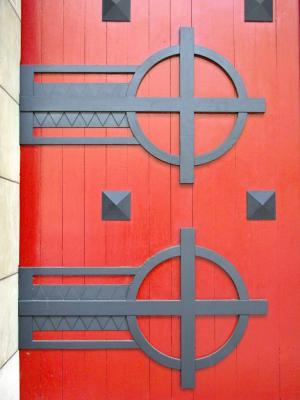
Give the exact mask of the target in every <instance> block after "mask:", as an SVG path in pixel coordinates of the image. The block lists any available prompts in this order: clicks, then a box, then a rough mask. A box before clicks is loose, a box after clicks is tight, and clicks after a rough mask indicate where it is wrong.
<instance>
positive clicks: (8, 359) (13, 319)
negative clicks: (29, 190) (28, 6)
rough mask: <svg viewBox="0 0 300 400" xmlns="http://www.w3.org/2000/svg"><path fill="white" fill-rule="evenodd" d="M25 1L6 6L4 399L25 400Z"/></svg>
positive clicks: (1, 282) (0, 367)
mask: <svg viewBox="0 0 300 400" xmlns="http://www.w3.org/2000/svg"><path fill="white" fill-rule="evenodd" d="M20 18H21V0H0V399H1V400H2V399H3V400H17V399H19V355H18V305H17V300H18V264H19V181H20V179H19V169H20V161H19V104H18V103H19V64H20Z"/></svg>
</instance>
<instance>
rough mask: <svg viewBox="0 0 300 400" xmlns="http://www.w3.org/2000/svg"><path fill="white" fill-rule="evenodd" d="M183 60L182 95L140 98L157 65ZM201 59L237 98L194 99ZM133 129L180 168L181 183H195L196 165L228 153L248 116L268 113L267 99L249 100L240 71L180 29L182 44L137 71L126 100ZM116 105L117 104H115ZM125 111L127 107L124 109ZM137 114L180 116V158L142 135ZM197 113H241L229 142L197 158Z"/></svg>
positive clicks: (152, 150) (147, 146)
mask: <svg viewBox="0 0 300 400" xmlns="http://www.w3.org/2000/svg"><path fill="white" fill-rule="evenodd" d="M176 55H179V58H180V96H179V97H177V98H163V97H149V98H147V97H136V93H137V90H138V87H139V85H140V83H141V81H142V79H143V77H144V76H145V74H146V73H147V72H148V71H149V70H150V69H151V68H153V66H155V65H156V64H157V63H159V62H161V61H162V60H164V59H167V58H169V57H172V56H176ZM195 56H199V57H202V58H205V59H207V60H209V61H212V62H214V63H215V64H216V65H217V66H219V67H220V68H222V69H223V70H224V71H225V73H226V74H227V75H228V76H229V78H230V79H231V80H232V82H233V84H234V87H235V89H236V92H237V97H236V98H199V97H194V57H195ZM124 100H125V103H126V106H125V109H126V111H127V117H128V122H129V126H130V128H131V130H132V132H133V135H134V136H135V138H136V139H137V141H138V142H139V143H140V144H141V145H142V146H143V147H144V148H145V149H146V150H147V151H149V152H150V153H151V154H152V155H153V156H155V157H157V158H159V159H160V160H162V161H165V162H168V163H170V164H175V165H179V166H180V182H181V183H193V182H194V166H195V165H200V164H205V163H207V162H210V161H212V160H215V159H217V158H219V157H220V156H222V155H223V154H224V153H226V152H227V151H228V150H229V149H230V148H231V147H232V146H233V145H234V144H235V142H236V141H237V139H238V138H239V136H240V135H241V133H242V130H243V128H244V126H245V123H246V118H247V114H248V113H263V112H265V108H266V106H265V100H264V99H263V98H257V99H256V98H249V97H248V95H247V91H246V89H245V86H244V83H243V81H242V79H241V77H240V75H239V73H238V72H237V70H236V69H235V68H234V67H233V65H232V64H230V63H229V62H228V61H227V60H226V59H225V58H224V57H222V56H221V55H219V54H218V53H216V52H214V51H213V50H210V49H207V48H204V47H197V46H195V45H194V30H193V28H181V29H180V45H179V46H173V47H170V48H168V49H164V50H161V51H160V52H158V53H156V54H154V55H153V56H151V57H150V58H149V59H148V60H146V61H145V62H144V63H143V64H142V65H141V66H140V67H139V68H138V69H137V71H136V72H135V74H134V76H133V78H132V80H131V81H130V83H129V86H128V91H127V98H126V99H124ZM112 106H113V104H112ZM123 109H124V107H123ZM135 112H176V113H179V114H180V155H179V156H176V155H171V154H169V153H166V152H164V151H162V150H160V149H158V148H157V147H156V146H154V145H153V143H151V141H150V140H149V139H148V138H147V137H146V136H145V134H144V133H143V132H142V130H141V128H140V126H139V123H138V122H137V119H136V115H135ZM195 113H237V114H238V117H237V120H236V123H235V126H234V128H233V130H232V131H231V133H230V135H229V136H228V137H227V139H226V140H225V141H224V142H223V143H222V144H221V145H220V146H219V147H218V148H216V149H215V150H213V151H210V152H208V153H205V154H203V155H200V156H196V157H195V151H194V135H195V132H194V128H195V127H194V115H195Z"/></svg>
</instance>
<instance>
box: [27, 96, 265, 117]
mask: <svg viewBox="0 0 300 400" xmlns="http://www.w3.org/2000/svg"><path fill="white" fill-rule="evenodd" d="M51 100H52V102H51V104H49V99H47V98H45V97H36V96H31V97H29V96H23V97H21V99H20V101H21V103H20V108H21V111H23V112H41V111H42V112H65V111H66V104H67V111H68V112H71V111H72V112H74V111H77V112H83V111H85V112H130V111H131V112H149V113H161V112H171V113H173V112H175V113H180V112H182V111H185V110H186V109H188V110H189V111H192V112H193V113H239V112H253V113H258V112H264V111H265V100H264V99H250V98H247V99H238V98H236V99H229V98H197V97H193V98H191V99H188V100H185V99H184V98H182V97H177V98H168V97H126V98H124V99H122V98H120V99H118V98H116V99H115V98H114V99H113V103H112V104H111V103H110V100H111V99H108V98H107V97H100V96H98V97H86V98H85V101H84V104H83V103H82V100H81V99H80V98H76V97H67V98H62V97H61V96H60V97H55V96H53V97H52V99H51Z"/></svg>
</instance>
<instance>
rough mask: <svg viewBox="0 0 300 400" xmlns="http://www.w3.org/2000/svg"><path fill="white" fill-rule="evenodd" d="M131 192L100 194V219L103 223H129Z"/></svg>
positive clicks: (106, 192)
mask: <svg viewBox="0 0 300 400" xmlns="http://www.w3.org/2000/svg"><path fill="white" fill-rule="evenodd" d="M130 209H131V192H127V191H105V192H102V219H103V220H104V221H129V220H130V217H131V210H130Z"/></svg>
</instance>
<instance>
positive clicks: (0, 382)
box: [0, 352, 20, 400]
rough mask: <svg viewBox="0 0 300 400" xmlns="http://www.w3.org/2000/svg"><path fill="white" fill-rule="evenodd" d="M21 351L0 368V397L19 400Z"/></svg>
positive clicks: (5, 399)
mask: <svg viewBox="0 0 300 400" xmlns="http://www.w3.org/2000/svg"><path fill="white" fill-rule="evenodd" d="M19 375H20V374H19V352H17V353H16V354H15V355H14V356H13V357H12V358H11V359H10V360H9V361H8V363H7V364H5V365H4V367H3V368H1V369H0V399H1V400H2V399H3V400H18V399H19V396H20V389H19V388H20V384H19Z"/></svg>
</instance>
